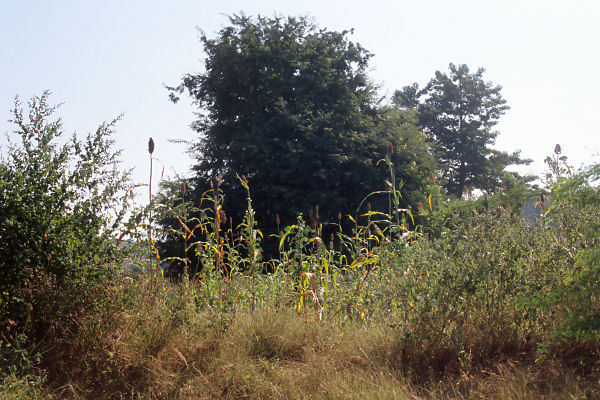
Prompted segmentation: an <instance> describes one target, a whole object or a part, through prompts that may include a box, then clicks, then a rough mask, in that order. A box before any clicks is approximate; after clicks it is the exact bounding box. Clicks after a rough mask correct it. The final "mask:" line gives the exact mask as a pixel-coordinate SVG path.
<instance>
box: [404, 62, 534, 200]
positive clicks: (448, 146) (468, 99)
mask: <svg viewBox="0 0 600 400" xmlns="http://www.w3.org/2000/svg"><path fill="white" fill-rule="evenodd" d="M449 69H450V73H449V74H446V73H443V72H440V71H437V72H436V73H435V77H434V78H433V79H431V81H430V82H429V83H428V84H427V85H426V86H425V87H424V88H423V89H419V86H418V84H416V83H415V84H413V85H412V86H407V87H404V88H403V89H402V90H401V91H396V93H395V95H394V101H395V102H396V103H397V104H398V105H400V106H402V107H405V108H409V109H417V110H418V111H419V124H420V126H421V127H422V128H423V129H424V130H425V132H426V133H427V134H428V135H429V137H430V139H431V141H432V142H433V143H435V145H436V149H437V156H438V159H439V162H440V164H441V166H442V177H443V179H444V183H445V187H446V189H447V191H448V193H451V194H453V195H455V196H457V197H461V196H462V195H463V194H464V193H470V191H472V190H475V189H479V190H482V191H484V192H487V193H489V192H495V191H498V189H500V188H504V187H510V186H514V183H513V181H514V180H515V179H518V180H521V181H522V180H523V179H524V178H523V177H520V176H519V175H518V174H516V173H511V172H508V171H506V170H505V169H506V167H507V166H509V165H514V164H523V163H525V164H527V163H529V162H530V160H522V159H521V158H520V157H519V152H514V153H512V154H508V153H506V152H501V151H498V150H494V149H492V148H490V147H489V146H491V145H493V144H494V142H495V139H496V137H497V135H498V132H496V131H494V130H493V127H494V126H495V125H496V124H497V123H498V119H499V118H500V116H502V115H503V114H504V112H505V111H506V110H507V109H508V108H509V107H508V106H507V105H506V100H504V99H503V98H502V96H501V94H500V90H501V89H502V88H501V87H500V86H499V85H497V86H493V84H492V83H491V82H486V81H484V80H483V73H484V72H485V70H484V69H483V68H480V69H478V70H477V72H475V73H470V71H469V68H468V67H467V66H466V65H464V64H462V65H459V66H455V65H454V64H450V65H449ZM527 180H531V177H528V178H527Z"/></svg>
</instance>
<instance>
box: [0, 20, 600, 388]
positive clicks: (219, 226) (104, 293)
mask: <svg viewBox="0 0 600 400" xmlns="http://www.w3.org/2000/svg"><path fill="white" fill-rule="evenodd" d="M349 34H350V32H341V33H340V32H330V31H327V30H320V29H318V28H317V27H315V26H313V25H312V24H310V23H308V22H307V21H306V20H305V19H302V18H260V17H259V18H250V17H246V16H234V17H232V18H231V19H230V26H228V27H225V28H223V29H222V30H221V31H220V32H219V33H218V34H217V37H216V38H215V39H210V38H208V37H202V42H203V44H204V48H205V52H206V56H207V57H206V60H205V71H204V72H203V73H200V74H190V75H187V76H185V77H184V79H183V81H182V83H181V85H180V86H177V87H173V88H170V92H171V96H172V98H173V100H177V98H178V96H179V95H180V94H183V93H184V92H187V93H188V94H190V95H191V96H192V98H193V99H194V101H195V102H197V104H198V106H199V109H198V120H197V121H196V122H195V123H194V126H193V127H194V129H196V130H197V131H198V134H199V136H198V140H197V141H196V142H194V143H192V144H190V151H191V152H192V153H193V154H194V155H195V156H196V164H195V165H194V166H193V171H194V175H193V176H192V177H190V178H188V179H181V180H172V181H166V182H163V184H162V187H161V189H160V191H159V192H158V193H154V194H153V193H152V190H153V189H152V176H150V177H149V182H148V184H144V186H145V188H146V189H148V190H149V194H150V198H151V199H152V201H151V202H150V204H148V205H147V206H144V207H135V206H134V205H133V204H132V202H131V197H132V190H133V189H134V187H135V186H138V185H134V184H133V183H131V182H130V180H129V176H128V173H127V172H123V171H122V170H121V169H120V166H119V162H118V156H119V153H118V152H117V151H115V150H114V149H113V148H112V144H113V143H112V140H111V139H110V136H111V134H112V133H113V132H114V128H115V124H116V122H117V121H112V122H110V123H104V124H102V125H101V126H100V127H99V128H98V129H97V130H95V131H94V132H92V133H90V134H89V135H88V136H87V137H86V138H85V139H83V140H82V139H78V138H77V137H73V138H71V139H67V138H65V137H64V130H63V128H62V124H61V121H60V120H59V119H56V118H55V117H54V116H53V114H54V112H55V107H53V106H52V105H51V104H50V102H49V93H47V92H46V93H43V94H42V95H41V96H38V97H34V98H33V99H32V100H31V101H30V102H29V103H28V104H27V106H26V107H23V105H22V104H21V103H20V101H19V100H18V99H17V101H16V102H15V108H14V110H13V118H12V122H13V123H14V126H15V130H14V132H13V133H14V135H13V139H14V138H16V140H15V141H14V142H12V143H11V145H10V147H9V148H8V149H7V150H8V151H7V152H3V153H2V158H1V159H0V340H1V346H2V347H1V349H0V379H1V381H0V397H2V398H7V399H11V398H14V399H24V398H90V399H92V398H94V399H96V398H124V397H128V398H140V399H142V398H147V399H163V398H169V399H171V398H175V399H177V398H179V399H188V398H189V399H191V398H194V399H196V398H225V399H240V398H247V399H253V398H273V399H277V398H294V399H296V398H297V399H306V398H323V399H325V398H327V399H331V398H344V399H345V398H390V399H391V398H415V397H418V398H536V397H539V398H586V397H587V398H595V397H598V395H599V393H598V387H597V382H598V377H599V374H600V370H599V368H598V367H599V366H598V360H599V359H600V341H599V335H600V297H599V296H598V293H600V291H599V290H598V289H599V288H600V252H599V251H598V249H599V246H598V241H599V240H600V237H599V234H598V232H600V192H599V190H598V179H599V178H600V168H599V166H598V165H594V166H589V167H587V168H583V169H580V170H576V169H573V168H572V167H570V166H569V165H568V163H567V158H566V157H565V156H564V155H562V154H561V149H560V146H556V148H555V151H554V154H553V155H551V156H550V157H548V159H547V160H546V164H547V168H548V174H547V175H546V176H545V178H544V188H543V189H536V196H537V199H538V201H537V202H536V210H538V214H539V218H538V220H537V221H525V220H524V219H523V218H522V217H521V215H520V212H519V206H520V205H521V204H522V202H523V201H524V200H526V199H528V198H529V197H530V195H531V187H530V186H529V183H528V182H530V180H531V177H522V176H520V175H518V174H516V173H513V172H508V171H507V170H506V167H507V166H508V165H512V164H516V163H521V162H524V161H523V160H520V158H519V156H518V154H517V153H514V154H507V153H502V152H499V151H496V150H493V149H491V148H490V147H489V146H491V145H492V144H493V142H494V139H495V137H496V135H497V133H496V132H495V131H493V127H494V125H495V124H496V122H497V121H498V118H499V117H500V116H501V115H502V113H503V112H504V111H505V110H506V108H507V106H506V103H505V101H504V100H503V99H502V97H501V96H500V88H499V87H498V86H495V85H493V84H491V83H489V82H485V81H484V80H483V72H484V71H483V70H478V71H477V72H475V73H472V72H470V71H469V69H468V68H467V67H466V66H464V65H459V66H455V65H452V64H451V65H450V67H449V72H447V73H443V72H437V73H436V74H435V77H434V78H433V79H432V80H431V81H430V82H429V83H428V84H427V85H426V86H425V87H424V88H422V89H421V88H419V86H418V85H416V84H415V85H412V86H408V87H406V88H403V89H402V90H399V91H397V92H396V93H395V94H394V96H393V98H392V99H390V100H386V99H381V98H379V97H377V88H376V87H375V86H374V85H373V83H372V82H370V80H369V79H368V76H367V71H368V60H369V57H370V54H369V53H368V52H367V51H366V50H365V49H363V48H362V47H361V46H360V45H358V44H356V43H353V42H351V41H350V40H349ZM140 147H141V148H143V149H144V151H145V150H146V143H145V141H144V143H141V145H140ZM153 151H154V143H153V141H152V140H150V142H149V146H148V152H149V158H150V160H152V155H153ZM154 181H156V178H154ZM125 243H127V245H126V246H124V244H125ZM125 259H127V261H125ZM124 265H127V267H124ZM165 274H167V275H168V274H172V276H170V277H169V276H165ZM173 278H175V279H173Z"/></svg>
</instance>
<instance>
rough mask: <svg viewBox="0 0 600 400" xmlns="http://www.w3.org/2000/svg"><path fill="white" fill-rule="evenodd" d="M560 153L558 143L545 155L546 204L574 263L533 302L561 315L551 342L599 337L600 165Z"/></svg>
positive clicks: (558, 238)
mask: <svg viewBox="0 0 600 400" xmlns="http://www.w3.org/2000/svg"><path fill="white" fill-rule="evenodd" d="M560 153H561V150H560V146H559V145H557V146H556V149H555V154H554V155H553V156H552V157H548V158H547V159H546V163H547V164H548V167H549V173H548V175H547V180H548V187H549V189H550V193H549V194H548V195H547V199H546V200H545V201H544V200H543V199H542V202H541V205H542V206H543V207H544V208H546V210H545V214H544V215H545V223H546V224H547V225H548V226H554V227H558V229H557V230H556V232H555V235H553V238H552V239H553V241H554V242H555V243H557V245H559V246H561V248H563V249H564V252H565V253H566V254H567V256H568V260H569V264H571V265H572V267H571V268H568V273H567V274H565V278H564V279H563V281H562V282H561V284H560V285H559V286H558V287H556V288H554V289H553V290H550V291H544V292H540V293H537V296H535V297H533V298H532V299H530V302H529V304H536V305H537V306H541V307H544V308H546V309H553V310H555V312H557V313H559V314H560V316H561V323H560V325H559V326H558V327H556V328H555V329H554V330H553V340H550V341H548V342H546V343H545V344H544V345H545V347H546V348H547V347H552V345H554V344H560V343H561V342H562V341H564V340H568V339H572V338H575V339H585V338H590V337H592V338H593V337H595V338H598V337H600V297H598V293H599V292H600V235H599V232H600V212H599V210H600V190H599V189H598V181H599V179H600V165H598V164H596V165H593V166H590V167H588V168H584V169H581V170H579V171H576V170H574V169H573V168H572V167H570V166H569V165H568V163H567V158H566V156H561V155H560ZM548 200H549V201H548ZM564 267H565V266H563V268H564Z"/></svg>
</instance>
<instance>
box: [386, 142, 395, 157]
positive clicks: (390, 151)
mask: <svg viewBox="0 0 600 400" xmlns="http://www.w3.org/2000/svg"><path fill="white" fill-rule="evenodd" d="M392 154H394V145H393V144H391V143H388V147H387V156H388V157H390V156H391V155H392Z"/></svg>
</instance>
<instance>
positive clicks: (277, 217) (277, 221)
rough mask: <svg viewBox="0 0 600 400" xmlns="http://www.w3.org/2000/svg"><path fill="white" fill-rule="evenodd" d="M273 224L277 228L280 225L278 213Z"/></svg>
mask: <svg viewBox="0 0 600 400" xmlns="http://www.w3.org/2000/svg"><path fill="white" fill-rule="evenodd" d="M275 223H276V224H277V226H279V225H280V224H281V220H280V219H279V213H277V214H275Z"/></svg>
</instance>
